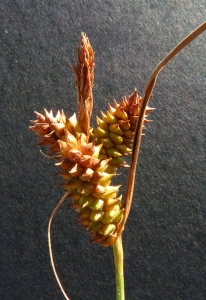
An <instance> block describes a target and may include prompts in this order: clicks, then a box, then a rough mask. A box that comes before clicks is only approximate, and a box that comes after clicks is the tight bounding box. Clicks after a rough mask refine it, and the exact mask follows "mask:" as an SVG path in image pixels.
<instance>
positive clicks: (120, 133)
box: [90, 90, 152, 167]
mask: <svg viewBox="0 0 206 300" xmlns="http://www.w3.org/2000/svg"><path fill="white" fill-rule="evenodd" d="M141 100H142V98H141V97H139V96H138V95H137V91H136V90H135V91H134V93H133V94H131V95H130V96H129V98H128V100H127V99H126V97H123V98H122V99H121V101H120V104H118V103H117V102H116V101H115V100H114V107H112V106H111V105H110V104H109V111H107V113H106V114H104V113H103V112H101V118H99V117H97V128H95V129H94V130H93V131H92V132H90V140H91V141H95V144H96V145H98V144H100V143H101V144H102V148H101V154H102V157H104V158H108V157H111V158H112V160H111V161H110V164H111V165H114V166H116V167H118V166H121V165H124V164H125V163H124V160H123V158H122V157H123V156H125V155H127V154H129V153H131V151H132V150H131V146H132V143H133V137H134V133H135V127H136V122H137V117H138V113H139V109H140V104H141ZM150 110H152V109H150V108H149V107H148V109H147V112H149V111H150ZM146 121H147V120H146V118H145V122H146Z"/></svg>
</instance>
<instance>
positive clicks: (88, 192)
mask: <svg viewBox="0 0 206 300" xmlns="http://www.w3.org/2000/svg"><path fill="white" fill-rule="evenodd" d="M36 115H37V120H36V121H32V122H33V123H34V124H35V125H34V126H31V127H30V129H31V130H33V131H35V132H36V133H37V134H38V135H39V136H40V140H39V145H47V146H49V147H50V150H49V153H50V155H51V157H54V158H55V160H57V163H56V165H57V166H58V167H59V168H60V172H59V175H60V176H61V177H63V179H64V182H63V184H62V186H63V187H64V188H65V189H66V190H67V191H69V192H70V194H69V198H70V199H71V200H72V203H71V207H72V208H73V209H75V210H76V211H77V213H78V223H79V224H81V225H83V226H84V227H85V228H86V229H87V230H89V231H90V232H91V233H92V241H93V242H101V243H102V244H103V245H104V246H110V245H111V244H113V243H114V242H115V240H116V238H117V232H118V228H119V224H120V222H121V221H122V219H123V212H124V209H123V208H122V204H121V197H118V196H117V193H118V190H119V187H120V186H112V185H110V182H111V180H112V178H113V177H114V176H115V175H116V174H115V173H113V174H110V173H108V172H107V171H106V169H107V168H108V164H109V161H110V158H109V159H108V158H107V159H102V158H99V155H100V151H101V147H102V145H101V144H99V145H98V146H95V144H94V142H87V139H88V138H87V137H86V135H85V134H84V133H78V132H76V133H75V134H73V132H75V123H76V122H73V124H72V122H71V119H68V118H67V117H65V115H64V113H63V111H62V112H61V114H60V113H59V112H58V113H57V116H56V117H54V116H53V114H52V112H50V113H48V112H47V111H46V110H45V115H41V114H39V113H36ZM63 116H64V117H63ZM72 120H73V121H74V116H73V117H72ZM70 130H71V131H70ZM51 137H52V138H51ZM54 154H55V156H54Z"/></svg>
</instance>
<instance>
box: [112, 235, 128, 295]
mask: <svg viewBox="0 0 206 300" xmlns="http://www.w3.org/2000/svg"><path fill="white" fill-rule="evenodd" d="M113 253H114V263H115V275H116V300H125V295H124V265H123V261H124V255H123V247H122V235H121V234H120V235H119V236H118V238H117V240H116V242H115V244H114V245H113Z"/></svg>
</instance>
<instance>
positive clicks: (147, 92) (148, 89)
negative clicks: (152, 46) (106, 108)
mask: <svg viewBox="0 0 206 300" xmlns="http://www.w3.org/2000/svg"><path fill="white" fill-rule="evenodd" d="M205 30H206V22H204V23H203V24H202V25H200V26H199V27H198V28H196V29H195V30H194V31H193V32H192V33H190V34H189V35H188V36H187V37H186V38H185V39H183V40H182V41H181V42H180V43H179V44H178V45H177V46H176V47H175V48H174V49H173V50H172V51H171V52H170V53H169V54H168V55H167V56H166V57H165V58H164V59H163V60H162V61H161V62H160V63H159V64H158V66H157V67H156V69H155V70H154V72H153V73H152V75H151V76H150V78H149V80H148V81H147V83H146V85H145V89H144V93H143V98H142V104H141V107H140V112H139V116H138V120H137V126H136V131H135V135H134V142H133V149H132V158H131V163H130V171H129V176H128V184H127V191H126V198H125V213H124V219H123V222H122V224H121V227H120V230H119V234H120V233H121V232H122V231H123V230H124V224H125V223H126V221H127V218H128V215H129V212H130V208H131V203H132V197H133V192H134V181H135V173H136V165H137V161H138V156H139V150H140V143H141V137H142V129H143V123H144V117H145V112H146V108H147V104H148V102H149V100H150V98H151V94H152V91H153V89H154V86H155V83H156V80H157V76H158V75H159V73H160V71H161V70H162V69H163V68H164V66H165V65H166V64H167V63H168V62H169V61H170V60H171V59H172V58H173V57H174V56H175V55H177V53H179V52H180V51H181V50H182V49H183V48H185V47H186V46H187V45H188V44H190V43H191V42H192V41H193V40H194V39H195V38H197V37H198V36H199V35H200V34H201V33H203V32H204V31H205Z"/></svg>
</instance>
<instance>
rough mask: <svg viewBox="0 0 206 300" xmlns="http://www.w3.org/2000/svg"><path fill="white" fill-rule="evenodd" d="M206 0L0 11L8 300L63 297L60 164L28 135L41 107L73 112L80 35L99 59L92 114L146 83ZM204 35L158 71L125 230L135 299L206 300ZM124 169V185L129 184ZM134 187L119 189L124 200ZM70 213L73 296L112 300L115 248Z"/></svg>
mask: <svg viewBox="0 0 206 300" xmlns="http://www.w3.org/2000/svg"><path fill="white" fill-rule="evenodd" d="M205 10H206V4H205V1H204V0H189V1H186V0H182V1H177V0H166V1H157V0H156V1H155V0H154V1H152V0H150V1H149V0H148V1H142V0H141V1H134V0H133V1H132V0H129V1H128V0H127V1H126V0H125V1H123V0H115V1H100V0H96V1H80V0H76V1H69V0H51V1H50V0H38V1H34V0H30V1H25V0H19V1H17V0H16V1H14V0H13V1H12V0H8V1H1V3H0V14H1V15H0V26H1V27H0V66H1V67H0V93H1V100H0V109H1V118H0V127H1V143H0V158H1V160H0V162H1V166H0V176H1V185H0V203H1V221H0V223H1V236H0V245H1V246H0V247H1V268H0V272H1V276H0V299H3V300H10V299H16V300H27V299H30V300H37V299H38V300H39V299H41V300H46V299H54V300H57V299H58V300H59V299H64V297H63V295H62V294H61V292H60V290H59V288H58V285H57V283H56V281H55V278H54V276H53V273H52V269H51V266H50V260H49V255H48V246H47V223H48V219H49V216H50V214H51V211H52V210H53V208H54V207H55V205H56V204H57V203H58V201H59V199H60V198H61V197H62V195H63V190H62V189H61V188H60V187H59V186H58V184H59V183H60V181H59V180H58V179H57V178H56V177H55V176H54V174H55V172H56V171H57V168H56V167H55V166H54V165H53V161H51V160H47V159H46V158H44V157H43V156H42V155H41V154H40V153H39V149H38V148H37V147H36V141H37V137H36V136H35V135H34V134H33V133H32V132H30V131H29V130H28V125H29V120H30V119H33V118H34V114H33V111H34V110H37V111H40V112H43V109H44V108H47V109H48V110H49V109H53V110H54V112H56V111H57V110H58V109H64V111H65V113H66V114H67V115H68V116H71V115H72V114H73V112H74V111H76V94H75V85H74V78H73V73H72V70H71V68H70V64H71V63H75V61H76V48H77V46H78V44H79V37H80V33H81V32H82V31H83V32H85V33H86V34H87V35H88V36H89V38H90V42H91V44H92V46H93V48H94V50H95V52H96V55H95V60H96V67H95V85H94V101H95V102H94V115H96V114H99V110H100V109H102V110H104V111H105V110H106V108H107V102H111V101H112V99H114V98H116V99H117V100H119V99H120V98H121V96H123V95H129V94H131V93H132V92H133V90H134V88H135V87H136V88H137V89H138V91H139V93H140V94H141V93H142V90H143V88H144V84H145V83H146V81H147V79H148V77H149V75H150V74H151V72H152V71H153V69H154V68H155V66H156V65H157V63H158V62H159V61H160V60H161V59H162V58H163V57H164V56H165V55H166V54H167V53H168V52H169V51H170V50H171V49H172V48H173V47H174V46H175V45H176V44H177V43H178V42H179V41H180V40H181V39H182V38H184V37H185V36H186V35H187V34H189V33H190V32H191V31H192V30H194V29H195V28H196V27H197V26H199V25H200V24H201V23H202V22H203V21H205V19H204V18H205ZM205 42H206V33H204V34H202V36H200V37H199V38H198V39H197V40H195V41H194V42H193V44H192V45H190V46H188V47H187V48H186V49H185V50H184V51H183V52H182V53H180V54H179V55H178V56H177V57H176V58H175V59H174V60H173V61H172V62H171V63H170V64H169V65H168V66H167V67H166V68H165V70H163V72H162V73H161V75H160V77H159V78H158V81H157V85H156V87H155V90H154V96H153V98H152V103H151V106H153V107H156V111H155V112H154V113H152V115H151V118H152V119H153V123H150V124H148V125H147V129H146V131H145V133H146V135H145V136H144V137H143V141H142V147H141V155H140V160H139V164H138V168H137V178H136V186H135V195H134V200H133V204H132V209H131V213H130V217H129V220H128V222H127V225H126V229H125V231H124V234H123V242H124V250H125V287H126V299H127V300H135V299H141V300H147V299H148V300H150V299H155V300H156V299H166V300H167V299H168V300H170V299H171V300H173V299H175V300H176V299H178V300H180V299H181V300H185V299H206V296H205V295H206V250H205V249H206V239H205V238H206V235H205V232H206V201H205V200H206V199H205V198H206V197H205V195H206V176H205V169H206V160H205V158H206V155H205V146H206V121H205V116H206V105H205V95H206V79H205V78H206V57H205V52H206V43H205ZM126 181H127V171H126V170H123V171H122V174H121V176H120V177H119V178H118V182H123V184H126ZM124 191H125V186H123V188H122V193H124ZM75 216H76V214H75V212H73V211H71V210H70V209H68V208H67V204H66V203H65V205H64V206H63V207H62V209H61V210H60V211H59V212H58V214H57V215H56V217H55V220H54V226H53V229H52V235H53V241H54V242H53V244H54V254H55V261H56V264H57V269H58V272H59V275H60V278H61V280H62V282H63V284H64V286H65V289H66V291H67V292H68V294H69V295H70V297H71V299H72V300H86V299H91V300H93V299H100V300H106V299H115V279H114V267H113V257H112V248H103V247H101V246H100V245H96V244H90V243H89V235H88V233H87V232H86V231H85V230H84V229H83V228H80V227H78V226H75V222H76V217H75Z"/></svg>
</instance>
